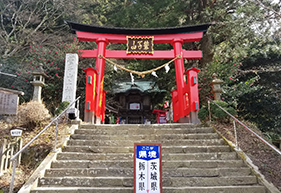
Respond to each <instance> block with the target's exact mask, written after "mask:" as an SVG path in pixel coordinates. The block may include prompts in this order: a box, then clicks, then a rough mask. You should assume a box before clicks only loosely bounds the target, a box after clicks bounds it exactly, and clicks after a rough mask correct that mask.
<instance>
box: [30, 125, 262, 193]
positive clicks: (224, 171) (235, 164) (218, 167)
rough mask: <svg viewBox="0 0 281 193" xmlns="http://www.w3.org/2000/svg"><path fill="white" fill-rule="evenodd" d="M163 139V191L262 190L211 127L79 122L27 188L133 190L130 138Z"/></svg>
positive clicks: (49, 192) (74, 192)
mask: <svg viewBox="0 0 281 193" xmlns="http://www.w3.org/2000/svg"><path fill="white" fill-rule="evenodd" d="M142 142H143V143H146V142H148V143H152V142H154V143H161V144H162V176H163V180H162V182H163V193H186V192H190V193H193V192H196V193H232V192H233V193H265V192H266V188H265V187H264V186H262V185H260V184H259V183H258V180H257V177H256V176H254V175H253V174H252V173H251V170H250V169H249V168H248V167H247V166H246V164H245V163H244V162H243V160H241V159H239V158H238V156H237V154H236V152H233V151H231V148H230V147H229V146H228V145H227V144H225V142H224V140H223V139H220V138H219V136H218V135H217V134H216V133H215V132H214V130H213V129H212V128H210V127H200V126H198V125H193V124H169V125H168V124H167V125H81V126H80V128H79V129H77V130H75V133H74V134H73V135H71V139H70V140H69V141H68V144H67V146H65V147H64V148H63V152H61V153H59V154H58V155H57V159H56V161H54V162H53V163H52V165H51V169H48V170H46V172H45V176H44V177H43V178H41V179H39V181H38V187H37V188H36V189H34V190H31V192H32V193H132V192H133V186H134V179H133V176H134V169H133V167H134V159H133V158H134V157H133V156H134V143H142Z"/></svg>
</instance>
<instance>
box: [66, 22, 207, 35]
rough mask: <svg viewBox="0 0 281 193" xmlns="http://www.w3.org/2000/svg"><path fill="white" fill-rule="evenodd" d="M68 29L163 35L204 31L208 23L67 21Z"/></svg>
mask: <svg viewBox="0 0 281 193" xmlns="http://www.w3.org/2000/svg"><path fill="white" fill-rule="evenodd" d="M67 24H68V25H69V27H70V29H71V30H72V31H73V32H76V31H82V32H91V33H103V34H123V35H164V34H181V33H193V32H206V31H207V30H208V28H209V26H210V25H212V24H210V23H208V24H200V25H189V26H181V27H167V28H121V27H104V26H94V25H86V24H80V23H75V22H71V21H67Z"/></svg>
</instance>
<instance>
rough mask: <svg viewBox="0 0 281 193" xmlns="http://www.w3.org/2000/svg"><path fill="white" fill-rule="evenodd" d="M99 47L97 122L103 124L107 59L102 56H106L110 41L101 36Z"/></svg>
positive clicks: (97, 61) (98, 40)
mask: <svg viewBox="0 0 281 193" xmlns="http://www.w3.org/2000/svg"><path fill="white" fill-rule="evenodd" d="M96 43H97V45H98V48H97V51H98V56H97V58H96V68H97V70H98V72H99V75H98V76H97V87H96V88H97V89H96V90H97V95H96V110H95V115H96V124H101V119H102V104H103V80H104V65H105V60H104V58H102V57H100V55H101V56H105V49H106V45H107V44H108V41H107V39H106V38H99V39H97V41H96Z"/></svg>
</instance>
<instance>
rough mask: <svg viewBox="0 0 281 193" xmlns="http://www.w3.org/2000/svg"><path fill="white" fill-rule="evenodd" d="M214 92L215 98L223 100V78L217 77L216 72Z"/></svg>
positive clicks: (213, 83)
mask: <svg viewBox="0 0 281 193" xmlns="http://www.w3.org/2000/svg"><path fill="white" fill-rule="evenodd" d="M212 78H213V80H212V83H211V85H212V93H213V94H214V99H215V100H221V93H222V88H221V83H223V81H222V80H220V79H217V75H216V74H215V73H214V74H213V75H212Z"/></svg>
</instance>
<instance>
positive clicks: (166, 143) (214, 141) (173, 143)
mask: <svg viewBox="0 0 281 193" xmlns="http://www.w3.org/2000/svg"><path fill="white" fill-rule="evenodd" d="M134 143H161V144H162V146H176V145H181V146H189V145H200V146H202V145H223V144H225V141H224V140H223V139H201V140H199V139H198V140H197V139H180V140H157V141H152V140H151V141H149V140H137V141H132V140H119V141H113V140H73V139H71V140H69V141H68V143H67V145H69V146H71V145H74V146H113V147H114V146H115V147H126V146H132V147H134Z"/></svg>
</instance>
